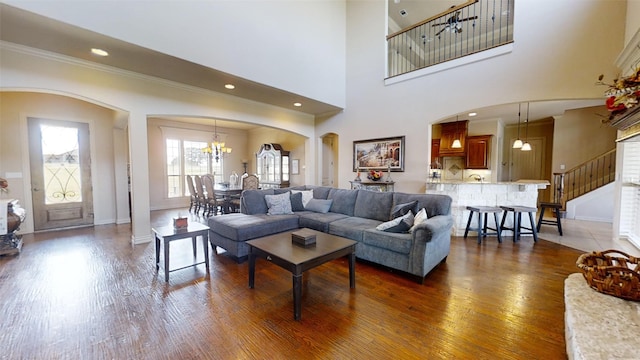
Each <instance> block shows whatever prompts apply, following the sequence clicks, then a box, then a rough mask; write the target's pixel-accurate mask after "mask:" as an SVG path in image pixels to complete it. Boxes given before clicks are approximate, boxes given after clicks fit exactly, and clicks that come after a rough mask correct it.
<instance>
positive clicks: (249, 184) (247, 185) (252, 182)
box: [231, 175, 260, 212]
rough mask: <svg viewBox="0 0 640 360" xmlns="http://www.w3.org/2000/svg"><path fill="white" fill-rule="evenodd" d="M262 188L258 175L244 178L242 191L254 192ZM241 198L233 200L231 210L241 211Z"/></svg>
mask: <svg viewBox="0 0 640 360" xmlns="http://www.w3.org/2000/svg"><path fill="white" fill-rule="evenodd" d="M259 187H260V179H258V177H257V176H256V175H247V176H243V177H242V191H244V190H254V189H258V188H259ZM240 197H241V195H238V196H237V197H235V198H233V199H232V200H231V208H232V210H233V211H234V212H239V211H240Z"/></svg>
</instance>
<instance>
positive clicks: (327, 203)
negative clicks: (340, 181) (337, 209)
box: [304, 199, 333, 213]
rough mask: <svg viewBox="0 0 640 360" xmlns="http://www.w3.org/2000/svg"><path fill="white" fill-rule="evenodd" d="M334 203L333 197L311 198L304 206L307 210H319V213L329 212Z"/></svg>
mask: <svg viewBox="0 0 640 360" xmlns="http://www.w3.org/2000/svg"><path fill="white" fill-rule="evenodd" d="M332 203H333V199H329V200H323V199H311V200H309V202H308V203H307V205H306V206H305V207H304V209H305V210H309V211H314V212H319V213H327V212H329V209H331V204H332Z"/></svg>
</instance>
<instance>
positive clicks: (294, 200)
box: [289, 192, 304, 212]
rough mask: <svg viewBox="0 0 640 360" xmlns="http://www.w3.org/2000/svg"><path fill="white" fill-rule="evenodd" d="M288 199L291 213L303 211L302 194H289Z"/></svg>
mask: <svg viewBox="0 0 640 360" xmlns="http://www.w3.org/2000/svg"><path fill="white" fill-rule="evenodd" d="M289 199H291V211H294V212H295V211H304V204H302V193H299V192H298V193H293V192H291V195H290V196H289Z"/></svg>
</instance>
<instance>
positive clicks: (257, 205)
mask: <svg viewBox="0 0 640 360" xmlns="http://www.w3.org/2000/svg"><path fill="white" fill-rule="evenodd" d="M265 195H273V189H264V190H245V191H243V192H242V209H243V212H244V213H245V214H248V215H254V214H266V213H267V211H268V210H269V207H268V206H267V202H266V201H265V200H264V196H265Z"/></svg>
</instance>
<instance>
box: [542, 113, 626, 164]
mask: <svg viewBox="0 0 640 360" xmlns="http://www.w3.org/2000/svg"><path fill="white" fill-rule="evenodd" d="M600 115H604V116H605V117H606V116H608V112H607V110H606V109H605V108H604V107H603V106H597V107H592V108H585V109H578V110H570V111H567V112H565V114H564V115H563V116H561V117H558V118H557V119H556V121H555V127H554V133H555V136H554V143H553V164H552V172H564V171H566V170H569V169H571V168H572V167H574V166H576V165H579V164H581V163H582V162H584V161H587V160H590V159H592V158H595V157H596V156H598V155H601V154H603V153H605V152H607V151H609V150H612V149H614V148H615V147H616V143H615V139H616V130H615V129H614V128H612V127H611V126H609V125H606V124H603V123H602V119H603V117H602V116H600ZM561 164H564V165H565V169H564V170H562V169H560V165H561Z"/></svg>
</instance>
